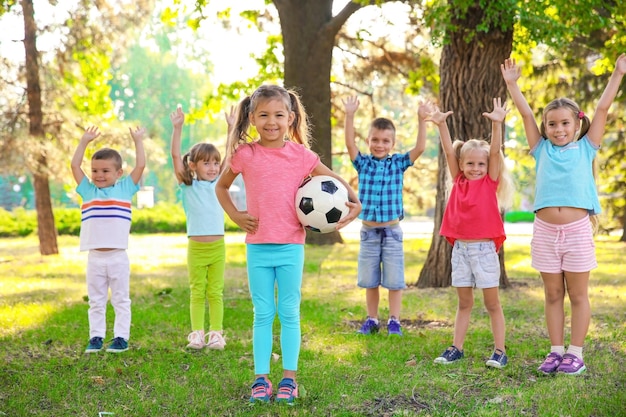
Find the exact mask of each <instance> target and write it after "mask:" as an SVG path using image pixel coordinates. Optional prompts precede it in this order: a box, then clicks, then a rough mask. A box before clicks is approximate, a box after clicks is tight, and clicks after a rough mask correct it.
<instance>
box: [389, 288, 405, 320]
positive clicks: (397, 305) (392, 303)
mask: <svg viewBox="0 0 626 417" xmlns="http://www.w3.org/2000/svg"><path fill="white" fill-rule="evenodd" d="M401 309H402V290H389V316H390V317H391V316H393V317H395V318H396V319H398V320H400V310H401Z"/></svg>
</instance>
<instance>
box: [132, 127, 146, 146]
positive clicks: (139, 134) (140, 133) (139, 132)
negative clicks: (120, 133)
mask: <svg viewBox="0 0 626 417" xmlns="http://www.w3.org/2000/svg"><path fill="white" fill-rule="evenodd" d="M128 131H129V132H130V136H131V137H132V138H133V141H134V142H135V143H137V142H141V141H142V140H143V137H144V136H145V134H146V128H145V127H139V126H137V128H136V129H135V130H133V129H131V128H130V127H129V128H128Z"/></svg>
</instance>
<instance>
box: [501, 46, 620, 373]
mask: <svg viewBox="0 0 626 417" xmlns="http://www.w3.org/2000/svg"><path fill="white" fill-rule="evenodd" d="M501 70H502V76H503V77H504V80H505V82H506V86H507V89H508V90H509V93H510V94H511V98H512V99H513V102H514V103H515V106H516V107H517V109H518V110H519V112H520V114H521V116H522V120H523V122H524V130H525V131H526V139H527V140H528V145H529V146H530V153H531V155H532V156H533V157H534V158H535V161H536V175H537V178H536V181H537V185H536V190H535V207H534V209H535V213H536V216H535V223H534V227H533V238H532V241H531V257H532V266H533V267H534V268H535V269H537V270H538V271H539V272H540V273H541V278H542V279H543V284H544V291H545V316H546V323H547V326H548V334H549V336H550V343H551V349H550V353H549V354H548V356H547V357H546V359H545V360H544V362H543V363H542V364H541V366H540V367H539V369H538V371H539V372H540V373H543V374H552V373H555V372H560V373H562V374H569V375H578V374H580V373H582V372H584V371H585V369H586V366H585V363H584V361H583V343H584V341H585V337H586V335H587V331H588V329H589V321H590V319H591V307H590V305H589V295H588V286H589V275H590V271H591V269H593V268H595V267H596V266H597V262H596V257H595V246H594V241H593V228H592V226H591V222H590V221H589V216H590V215H591V216H594V215H596V214H598V213H599V212H600V203H599V201H598V195H597V191H596V187H595V182H594V177H593V167H592V164H593V159H594V158H595V156H596V153H597V151H598V149H599V148H600V144H601V143H602V136H603V135H604V127H605V124H606V120H607V116H608V113H609V108H610V107H611V103H612V102H613V100H614V99H615V96H616V95H617V91H618V90H619V86H620V83H621V81H622V78H623V77H624V74H625V73H626V55H624V54H622V55H620V56H619V57H618V58H617V61H616V62H615V69H614V70H613V74H612V75H611V78H610V79H609V82H608V84H607V86H606V88H605V89H604V92H603V93H602V96H601V97H600V100H598V106H597V107H596V111H595V114H594V117H593V120H592V121H590V120H589V118H588V117H587V116H586V115H585V114H584V113H583V112H582V111H581V110H580V108H579V107H578V105H577V104H576V103H575V102H574V101H572V100H570V99H567V98H559V99H556V100H553V101H552V102H550V103H549V104H548V105H547V106H546V107H545V108H544V111H543V117H542V120H541V126H537V122H536V121H535V117H534V114H533V111H532V110H531V108H530V106H529V105H528V102H527V101H526V99H525V98H524V96H523V94H522V92H521V90H520V88H519V86H518V85H517V80H518V79H519V77H520V68H519V66H517V65H516V64H515V60H513V59H507V60H506V61H505V62H504V64H502V65H501ZM566 290H567V293H568V295H569V300H570V304H571V310H572V319H571V323H572V324H571V339H570V345H569V347H568V348H567V351H566V350H565V342H564V340H565V338H564V333H565V332H564V325H565V311H564V297H565V291H566Z"/></svg>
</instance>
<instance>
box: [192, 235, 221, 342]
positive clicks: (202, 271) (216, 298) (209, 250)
mask: <svg viewBox="0 0 626 417" xmlns="http://www.w3.org/2000/svg"><path fill="white" fill-rule="evenodd" d="M225 263H226V250H225V244H224V239H220V240H217V241H215V242H206V243H205V242H196V241H195V240H191V239H189V240H188V244H187V269H188V271H189V313H190V316H191V330H192V331H196V330H204V310H205V300H208V302H209V330H210V331H221V330H222V325H223V320H224V266H225Z"/></svg>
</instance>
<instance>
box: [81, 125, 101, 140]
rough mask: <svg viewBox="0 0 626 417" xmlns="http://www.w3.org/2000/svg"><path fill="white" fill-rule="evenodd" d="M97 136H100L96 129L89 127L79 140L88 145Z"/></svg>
mask: <svg viewBox="0 0 626 417" xmlns="http://www.w3.org/2000/svg"><path fill="white" fill-rule="evenodd" d="M98 136H100V132H98V128H97V127H96V126H89V127H88V128H87V129H85V133H83V137H82V139H81V140H85V141H87V143H89V142H91V141H92V140H94V139H95V138H97V137H98Z"/></svg>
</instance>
